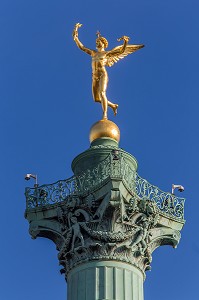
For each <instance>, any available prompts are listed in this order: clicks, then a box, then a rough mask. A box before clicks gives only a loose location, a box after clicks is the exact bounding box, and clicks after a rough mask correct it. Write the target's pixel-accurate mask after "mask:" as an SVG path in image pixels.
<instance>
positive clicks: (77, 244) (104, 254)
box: [57, 191, 159, 274]
mask: <svg viewBox="0 0 199 300" xmlns="http://www.w3.org/2000/svg"><path fill="white" fill-rule="evenodd" d="M115 192H117V193H115ZM89 198H90V197H89ZM91 199H92V200H91ZM91 199H88V197H85V198H82V199H79V202H77V201H76V203H78V204H77V205H76V206H75V207H72V206H70V207H69V206H67V205H64V206H60V207H58V208H57V221H58V222H59V223H60V226H61V230H62V234H63V236H64V242H63V243H62V245H61V246H60V247H59V255H58V257H59V260H60V264H61V265H62V266H63V269H62V271H61V272H62V273H63V272H65V273H66V274H67V273H68V271H69V270H70V269H71V268H73V267H74V266H75V265H77V264H80V263H82V262H85V261H89V260H95V259H98V260H99V259H111V260H120V261H124V262H128V263H132V264H134V265H137V267H139V268H140V269H142V270H143V272H144V271H145V270H147V269H150V263H151V260H152V258H151V250H150V249H151V248H150V247H149V246H150V242H151V238H152V233H151V230H152V229H154V228H156V226H157V224H158V220H159V214H158V211H157V208H156V207H155V206H154V205H153V204H152V203H151V202H150V201H148V200H146V201H145V204H144V203H143V200H140V199H139V198H137V199H135V198H134V199H131V200H130V201H129V202H128V203H127V202H126V201H125V200H124V199H123V196H122V194H121V193H120V191H112V192H111V193H107V194H105V195H104V197H102V198H101V199H95V201H94V200H93V199H94V195H93V196H92V198H91ZM96 203H97V204H98V205H97V206H96ZM99 212H100V213H99Z"/></svg>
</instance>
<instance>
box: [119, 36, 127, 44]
mask: <svg viewBox="0 0 199 300" xmlns="http://www.w3.org/2000/svg"><path fill="white" fill-rule="evenodd" d="M122 40H123V41H125V42H127V43H128V41H129V40H130V37H128V36H126V35H123V36H122V37H121V38H119V39H117V41H118V42H120V41H122Z"/></svg>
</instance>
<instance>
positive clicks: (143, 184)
mask: <svg viewBox="0 0 199 300" xmlns="http://www.w3.org/2000/svg"><path fill="white" fill-rule="evenodd" d="M109 178H112V179H120V180H123V181H124V182H125V183H126V186H127V188H128V189H129V190H130V192H131V193H132V195H133V196H135V197H138V198H140V199H143V200H150V201H153V202H154V203H155V204H156V207H157V209H158V210H159V212H162V213H164V214H166V215H168V216H169V217H173V218H175V219H178V220H183V219H184V202H185V199H184V198H179V197H176V196H175V195H173V194H171V193H167V192H163V191H161V190H160V189H159V188H158V187H156V186H154V185H152V184H150V183H149V182H148V181H147V180H145V179H143V178H141V177H140V176H139V175H138V173H137V172H135V171H134V170H132V169H131V167H130V166H129V164H128V163H127V162H126V160H125V158H124V157H123V155H122V153H121V152H120V153H119V151H117V153H111V154H110V155H108V156H107V158H106V159H105V160H103V161H102V162H100V163H99V164H98V165H97V166H96V167H95V168H93V169H88V170H87V171H86V172H85V173H82V174H81V175H79V176H72V177H71V178H69V179H66V180H59V181H57V182H55V183H52V184H46V185H42V186H39V187H35V188H26V190H25V196H26V209H27V210H31V209H35V208H38V207H40V208H41V207H47V206H49V205H53V204H58V203H61V202H63V201H66V202H67V203H68V204H70V202H71V203H72V201H73V198H74V197H78V196H80V195H81V196H84V195H86V194H88V193H90V192H92V191H94V190H95V189H97V188H99V187H100V186H101V185H102V184H103V183H104V182H105V181H106V180H108V179H109Z"/></svg>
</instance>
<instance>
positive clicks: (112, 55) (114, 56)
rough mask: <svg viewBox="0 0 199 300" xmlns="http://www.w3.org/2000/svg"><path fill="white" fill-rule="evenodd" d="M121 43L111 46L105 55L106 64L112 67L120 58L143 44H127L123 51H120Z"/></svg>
mask: <svg viewBox="0 0 199 300" xmlns="http://www.w3.org/2000/svg"><path fill="white" fill-rule="evenodd" d="M122 47H123V46H122V45H121V46H117V47H115V48H113V49H112V50H111V51H110V52H109V53H108V55H107V63H106V65H107V66H109V67H112V65H113V64H114V63H116V62H118V61H119V60H120V59H123V58H124V57H125V56H127V55H129V54H131V53H133V52H135V51H137V50H139V49H141V48H143V47H144V45H127V46H126V49H125V51H124V52H122V53H121V51H122Z"/></svg>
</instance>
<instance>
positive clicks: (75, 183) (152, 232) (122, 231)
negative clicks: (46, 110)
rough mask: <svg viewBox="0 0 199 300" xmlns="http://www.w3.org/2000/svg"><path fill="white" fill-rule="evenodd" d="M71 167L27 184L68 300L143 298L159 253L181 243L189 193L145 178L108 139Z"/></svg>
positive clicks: (37, 225)
mask: <svg viewBox="0 0 199 300" xmlns="http://www.w3.org/2000/svg"><path fill="white" fill-rule="evenodd" d="M72 170H73V172H74V176H72V177H71V178H69V179H66V180H60V181H57V182H56V183H54V184H49V185H43V186H39V187H36V188H27V189H26V192H25V195H26V204H27V206H26V212H25V217H26V219H27V220H28V221H29V224H30V234H31V236H32V237H33V238H36V237H46V238H49V239H51V240H52V241H53V242H54V243H55V244H56V247H57V250H58V251H59V254H58V259H59V263H60V265H61V266H62V269H61V273H64V274H65V278H66V281H67V283H68V298H67V299H68V300H80V299H81V300H102V299H104V300H143V281H144V278H145V271H146V270H150V268H151V266H150V265H151V261H152V257H151V255H152V252H153V251H154V250H155V249H156V248H157V247H159V246H162V245H171V246H173V247H176V246H177V244H178V243H179V240H180V230H181V229H182V227H183V225H184V199H183V198H178V197H176V196H174V195H172V194H170V193H165V192H163V191H161V190H160V189H159V188H157V187H156V186H153V185H151V184H150V183H148V182H147V181H146V180H145V179H143V178H141V177H140V176H139V175H138V173H137V161H136V159H135V158H134V157H133V156H132V155H130V154H129V153H127V152H126V151H124V150H122V149H121V148H119V147H118V144H117V142H116V141H114V140H112V139H109V138H100V139H97V140H95V141H94V142H92V143H91V146H90V148H89V149H88V150H86V151H85V152H83V153H81V154H80V155H78V156H77V157H76V158H75V159H74V160H73V162H72Z"/></svg>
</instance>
